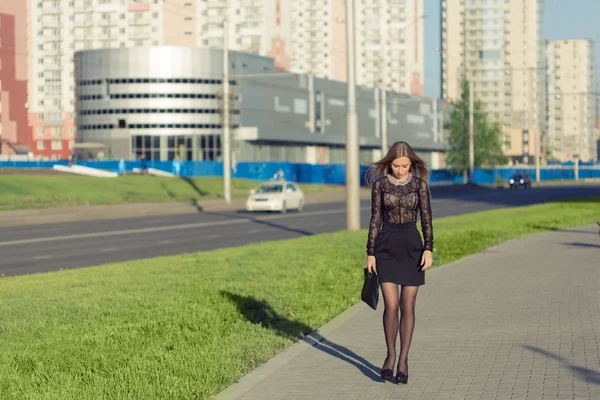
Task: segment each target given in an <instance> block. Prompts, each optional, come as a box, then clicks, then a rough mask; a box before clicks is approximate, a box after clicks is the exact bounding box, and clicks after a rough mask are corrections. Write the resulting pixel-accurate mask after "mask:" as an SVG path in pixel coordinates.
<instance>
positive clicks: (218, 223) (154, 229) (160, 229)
mask: <svg viewBox="0 0 600 400" xmlns="http://www.w3.org/2000/svg"><path fill="white" fill-rule="evenodd" d="M370 209H371V207H361V210H370ZM345 212H346V209H345V208H342V209H337V210H326V211H312V212H305V213H302V214H301V215H300V216H301V217H302V218H304V217H309V216H318V215H328V214H342V213H345ZM297 217H298V216H297V215H294V214H289V215H287V214H284V215H273V216H268V217H263V218H252V219H237V220H232V221H216V222H198V223H195V224H180V225H168V226H156V227H151V228H138V229H125V230H122V231H112V232H111V231H108V232H94V233H82V234H77V235H63V236H51V237H43V238H33V239H21V240H9V241H6V242H0V247H5V246H14V245H19V244H32V243H46V242H59V241H61V240H73V239H90V238H100V237H110V236H125V235H135V234H140V233H154V232H167V231H175V230H177V231H179V230H182V229H195V228H206V227H209V226H221V225H240V224H248V223H253V222H255V221H271V220H277V219H285V218H297Z"/></svg>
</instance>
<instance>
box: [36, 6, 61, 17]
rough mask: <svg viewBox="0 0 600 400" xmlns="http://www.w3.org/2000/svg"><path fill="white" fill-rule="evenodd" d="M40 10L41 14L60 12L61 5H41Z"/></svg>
mask: <svg viewBox="0 0 600 400" xmlns="http://www.w3.org/2000/svg"><path fill="white" fill-rule="evenodd" d="M41 11H42V12H41V14H42V15H51V14H62V13H63V8H62V7H43V8H42V10H41Z"/></svg>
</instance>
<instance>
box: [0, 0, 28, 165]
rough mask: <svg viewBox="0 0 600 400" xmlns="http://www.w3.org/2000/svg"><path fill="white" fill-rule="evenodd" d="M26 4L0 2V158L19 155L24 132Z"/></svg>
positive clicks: (24, 145)
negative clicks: (1, 156) (0, 156)
mask: <svg viewBox="0 0 600 400" xmlns="http://www.w3.org/2000/svg"><path fill="white" fill-rule="evenodd" d="M27 40H28V36H27V2H26V1H10V0H0V155H4V156H6V155H14V154H18V153H21V151H23V149H25V153H27V150H26V149H27V146H28V144H29V143H28V141H29V136H30V135H29V134H28V132H29V130H28V128H27V108H26V107H27V79H28V76H27V71H28V68H29V55H28V52H27Z"/></svg>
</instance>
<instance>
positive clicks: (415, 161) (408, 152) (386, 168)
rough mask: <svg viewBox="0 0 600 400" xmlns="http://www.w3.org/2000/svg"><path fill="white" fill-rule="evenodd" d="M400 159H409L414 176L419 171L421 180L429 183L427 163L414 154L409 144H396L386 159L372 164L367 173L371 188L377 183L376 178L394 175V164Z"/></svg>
mask: <svg viewBox="0 0 600 400" xmlns="http://www.w3.org/2000/svg"><path fill="white" fill-rule="evenodd" d="M400 157H408V159H409V160H410V161H411V163H410V172H411V173H412V174H413V175H414V176H417V173H416V172H417V170H418V171H419V174H418V176H419V177H420V178H421V179H423V180H425V181H427V178H428V176H429V174H428V172H427V165H426V164H425V161H423V160H422V159H421V158H420V157H419V156H417V154H416V153H415V152H414V150H413V149H412V148H411V147H410V145H409V144H408V143H406V142H396V143H394V144H393V145H392V147H390V149H389V151H388V152H387V154H386V155H385V157H383V158H382V159H381V160H379V161H375V162H374V163H373V164H371V165H372V166H373V167H372V168H371V170H370V171H369V172H368V173H367V183H368V184H369V185H370V186H373V182H374V181H375V176H379V177H382V176H385V175H387V174H388V173H389V174H391V173H392V162H393V161H394V160H395V159H396V158H400Z"/></svg>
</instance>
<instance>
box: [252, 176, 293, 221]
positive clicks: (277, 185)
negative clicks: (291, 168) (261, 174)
mask: <svg viewBox="0 0 600 400" xmlns="http://www.w3.org/2000/svg"><path fill="white" fill-rule="evenodd" d="M303 207H304V193H303V192H302V190H300V188H299V187H298V185H296V184H295V183H294V182H288V181H269V182H265V183H263V184H262V185H260V187H259V188H258V189H256V190H251V191H250V196H249V197H248V200H247V201H246V210H247V211H279V212H281V213H285V212H287V210H298V212H300V211H302V208H303Z"/></svg>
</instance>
